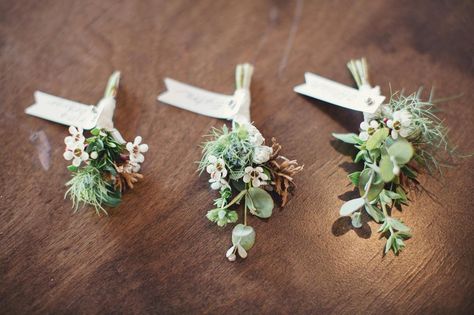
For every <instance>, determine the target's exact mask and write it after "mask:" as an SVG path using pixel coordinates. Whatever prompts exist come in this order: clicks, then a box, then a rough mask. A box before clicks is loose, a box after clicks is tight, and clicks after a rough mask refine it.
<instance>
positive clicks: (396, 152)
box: [387, 139, 414, 165]
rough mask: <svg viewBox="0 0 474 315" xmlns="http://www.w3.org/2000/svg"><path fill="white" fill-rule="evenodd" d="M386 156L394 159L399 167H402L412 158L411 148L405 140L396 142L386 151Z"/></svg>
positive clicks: (412, 151)
mask: <svg viewBox="0 0 474 315" xmlns="http://www.w3.org/2000/svg"><path fill="white" fill-rule="evenodd" d="M387 151H388V154H389V155H390V156H393V157H394V158H395V161H397V163H398V164H399V165H404V164H407V163H408V162H410V160H411V158H412V157H413V153H414V150H413V146H412V145H411V144H410V143H409V142H408V141H406V140H402V139H400V140H397V141H396V142H395V143H394V144H392V145H391V146H390V147H388V149H387Z"/></svg>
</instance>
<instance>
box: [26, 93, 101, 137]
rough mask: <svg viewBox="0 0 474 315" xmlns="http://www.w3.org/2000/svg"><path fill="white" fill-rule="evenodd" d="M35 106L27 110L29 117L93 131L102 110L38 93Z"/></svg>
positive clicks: (35, 95)
mask: <svg viewBox="0 0 474 315" xmlns="http://www.w3.org/2000/svg"><path fill="white" fill-rule="evenodd" d="M34 97H35V102H36V103H35V104H33V105H31V106H30V107H28V108H26V109H25V113H27V114H28V115H32V116H36V117H39V118H43V119H47V120H50V121H54V122H56V123H60V124H63V125H67V126H75V127H81V128H84V129H92V128H94V127H95V126H96V124H97V120H98V118H99V116H100V114H101V109H98V108H97V107H96V106H93V105H85V104H81V103H78V102H74V101H70V100H67V99H64V98H61V97H57V96H53V95H50V94H47V93H43V92H40V91H36V92H35V94H34Z"/></svg>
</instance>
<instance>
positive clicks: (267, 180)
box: [199, 121, 303, 261]
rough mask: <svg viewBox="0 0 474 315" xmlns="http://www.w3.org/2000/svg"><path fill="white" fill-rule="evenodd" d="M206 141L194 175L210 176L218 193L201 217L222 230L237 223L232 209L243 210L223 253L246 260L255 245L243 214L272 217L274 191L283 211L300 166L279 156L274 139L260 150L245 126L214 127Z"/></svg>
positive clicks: (261, 140)
mask: <svg viewBox="0 0 474 315" xmlns="http://www.w3.org/2000/svg"><path fill="white" fill-rule="evenodd" d="M208 138H209V140H208V141H206V142H204V143H203V155H202V158H201V161H200V162H199V171H200V172H201V173H202V172H203V171H206V172H207V173H208V174H209V175H210V179H209V183H210V185H211V188H212V189H214V190H217V191H218V192H219V197H218V198H217V199H215V200H214V205H215V206H216V207H215V208H214V209H212V210H209V211H208V212H207V215H206V217H207V218H208V219H209V220H210V221H212V222H215V223H216V224H217V225H218V226H220V227H224V226H226V225H227V224H232V223H236V222H237V221H238V219H239V215H238V213H237V211H236V206H238V205H242V206H243V224H237V225H236V226H235V227H234V229H233V231H232V244H233V245H232V247H231V248H230V249H229V250H228V251H227V254H226V256H227V258H228V259H229V260H230V261H234V260H235V259H236V253H238V254H239V256H240V257H242V258H245V257H247V251H248V250H250V248H251V247H252V246H253V245H254V242H255V231H254V229H253V228H252V227H251V226H249V225H247V221H248V219H247V217H248V212H250V214H252V215H254V216H257V217H259V218H269V217H270V216H271V215H272V212H273V208H274V200H273V198H272V196H271V195H270V194H269V193H268V190H273V191H275V192H276V193H277V194H278V195H279V196H280V197H281V200H282V206H284V205H285V203H286V202H287V198H288V194H289V193H291V191H292V190H293V189H294V183H293V178H292V177H293V175H295V174H296V173H298V172H300V171H301V170H302V168H303V166H299V165H298V164H297V162H296V161H290V160H287V159H286V158H284V157H281V156H279V155H278V153H279V151H280V149H281V146H280V145H279V144H278V143H276V142H275V140H274V139H273V145H272V147H269V146H266V145H265V144H264V142H265V139H264V138H263V137H262V135H261V133H260V132H259V131H258V129H257V128H255V126H253V125H252V124H250V123H238V122H235V121H234V122H233V126H232V129H231V130H229V129H228V128H227V126H225V125H224V126H223V127H222V129H215V128H214V129H213V130H212V131H211V134H210V135H209V136H208Z"/></svg>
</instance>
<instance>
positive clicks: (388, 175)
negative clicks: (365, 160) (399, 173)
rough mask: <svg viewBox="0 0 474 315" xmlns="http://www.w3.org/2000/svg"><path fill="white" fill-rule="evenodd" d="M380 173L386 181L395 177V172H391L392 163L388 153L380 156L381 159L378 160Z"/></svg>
mask: <svg viewBox="0 0 474 315" xmlns="http://www.w3.org/2000/svg"><path fill="white" fill-rule="evenodd" d="M380 175H381V176H382V179H383V181H384V182H386V183H388V182H390V181H391V180H392V179H393V178H394V177H395V174H393V163H392V161H391V160H390V157H389V156H388V155H384V156H382V159H381V160H380Z"/></svg>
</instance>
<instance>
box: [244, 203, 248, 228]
mask: <svg viewBox="0 0 474 315" xmlns="http://www.w3.org/2000/svg"><path fill="white" fill-rule="evenodd" d="M244 225H247V203H246V202H244Z"/></svg>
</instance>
